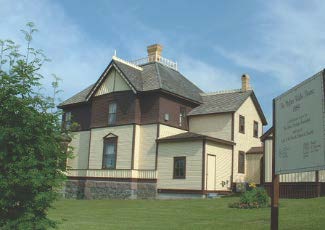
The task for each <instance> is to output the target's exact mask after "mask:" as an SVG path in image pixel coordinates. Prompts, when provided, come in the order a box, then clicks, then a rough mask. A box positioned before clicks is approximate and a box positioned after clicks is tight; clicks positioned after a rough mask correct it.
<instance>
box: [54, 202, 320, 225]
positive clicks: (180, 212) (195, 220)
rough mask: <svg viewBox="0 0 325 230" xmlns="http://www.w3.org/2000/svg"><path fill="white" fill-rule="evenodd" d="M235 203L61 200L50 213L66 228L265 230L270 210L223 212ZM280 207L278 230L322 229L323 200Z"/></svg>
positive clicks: (231, 210)
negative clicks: (230, 204)
mask: <svg viewBox="0 0 325 230" xmlns="http://www.w3.org/2000/svg"><path fill="white" fill-rule="evenodd" d="M237 200H238V198H235V197H231V198H221V199H195V200H60V201H58V202H56V203H55V209H52V210H51V211H50V213H49V214H50V217H51V218H52V219H55V220H58V221H60V222H61V224H60V225H59V229H69V230H73V229H78V230H83V229H114V230H115V229H116V230H117V229H132V230H133V229H155V230H158V229H254V230H256V229H269V228H270V226H269V224H270V223H269V220H270V208H263V209H254V210H241V209H233V208H228V204H229V203H231V202H235V201H237ZM280 205H281V206H280V224H279V225H280V226H279V228H280V229H324V226H325V216H324V215H325V211H324V210H325V197H323V198H314V199H299V200H298V199H297V200H296V199H294V200H286V199H281V200H280Z"/></svg>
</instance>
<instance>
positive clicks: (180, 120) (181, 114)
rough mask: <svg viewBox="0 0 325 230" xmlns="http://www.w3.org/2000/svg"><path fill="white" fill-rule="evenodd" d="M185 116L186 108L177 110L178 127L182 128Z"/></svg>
mask: <svg viewBox="0 0 325 230" xmlns="http://www.w3.org/2000/svg"><path fill="white" fill-rule="evenodd" d="M185 116H186V108H185V107H180V110H179V126H184V123H185Z"/></svg>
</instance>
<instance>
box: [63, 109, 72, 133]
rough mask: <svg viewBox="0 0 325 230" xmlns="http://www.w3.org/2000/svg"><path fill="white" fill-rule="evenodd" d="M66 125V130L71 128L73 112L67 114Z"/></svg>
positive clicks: (65, 117)
mask: <svg viewBox="0 0 325 230" xmlns="http://www.w3.org/2000/svg"><path fill="white" fill-rule="evenodd" d="M64 124H65V128H66V129H69V128H70V126H71V112H65V116H64Z"/></svg>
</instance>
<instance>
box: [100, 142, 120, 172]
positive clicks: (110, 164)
mask: <svg viewBox="0 0 325 230" xmlns="http://www.w3.org/2000/svg"><path fill="white" fill-rule="evenodd" d="M116 149H117V137H110V138H106V139H104V153H103V169H115V168H116Z"/></svg>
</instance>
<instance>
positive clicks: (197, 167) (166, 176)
mask: <svg viewBox="0 0 325 230" xmlns="http://www.w3.org/2000/svg"><path fill="white" fill-rule="evenodd" d="M180 156H185V157H186V178H185V179H173V165H174V157H180ZM157 183H158V185H157V188H158V189H193V190H201V188H202V141H192V142H177V143H176V142H170V143H160V144H159V154H158V182H157Z"/></svg>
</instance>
